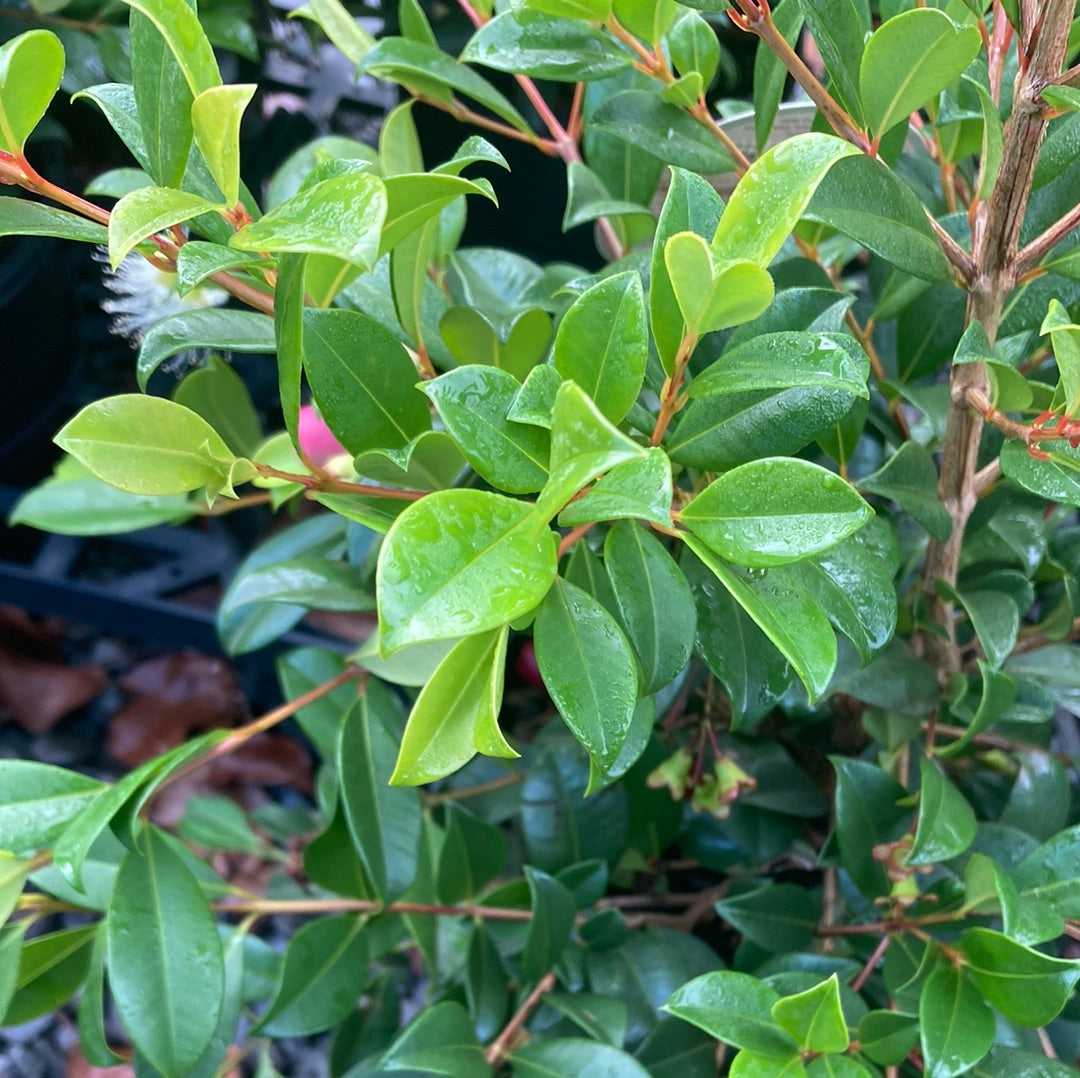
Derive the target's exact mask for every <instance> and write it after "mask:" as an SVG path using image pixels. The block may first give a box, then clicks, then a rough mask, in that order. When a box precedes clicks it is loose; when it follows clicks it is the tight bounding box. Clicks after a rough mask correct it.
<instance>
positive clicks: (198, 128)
mask: <svg viewBox="0 0 1080 1078" xmlns="http://www.w3.org/2000/svg"><path fill="white" fill-rule="evenodd" d="M255 89H256V88H255V86H253V85H239V86H211V87H209V88H208V89H206V90H203V92H202V93H201V94H199V96H198V97H196V98H195V100H194V101H193V102H192V104H191V125H192V129H193V130H194V133H195V144H196V145H197V146H198V147H199V149H200V151H202V155H203V157H204V158H205V159H206V165H207V167H208V168H209V169H210V175H211V176H213V177H214V183H216V184H217V185H218V187H220V188H221V193H222V194H223V195H224V196H225V201H226V203H227V204H228V205H230V206H235V205H236V203H237V201H238V200H239V198H240V120H241V118H242V117H243V115H244V109H246V108H247V107H248V104H249V103H250V101H251V99H252V98H253V97H254V96H255Z"/></svg>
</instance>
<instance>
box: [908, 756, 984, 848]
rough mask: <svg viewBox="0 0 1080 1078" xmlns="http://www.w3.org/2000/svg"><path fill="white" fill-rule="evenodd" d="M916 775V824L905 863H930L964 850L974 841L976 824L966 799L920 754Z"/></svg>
mask: <svg viewBox="0 0 1080 1078" xmlns="http://www.w3.org/2000/svg"><path fill="white" fill-rule="evenodd" d="M919 776H920V779H921V784H922V788H921V791H920V793H919V823H918V828H917V829H916V831H915V842H914V844H913V845H912V847H911V854H910V855H909V857H908V864H910V865H932V864H935V863H937V862H938V861H948V860H950V859H951V858H953V857H957V856H958V855H959V854H961V853H963V852H964V850H966V849H967V848H968V847H969V846H970V845H971V844H972V842H974V841H975V833H976V831H977V829H978V825H977V824H976V822H975V813H974V812H973V811H972V808H971V805H970V804H969V803H968V800H967V798H966V797H964V795H963V794H961V793H960V791H959V790H957V789H956V787H955V786H953V784H952V783H951V782H950V781H949V780H948V779H947V778H946V777H945V775H943V774H942V773H941V770H940V769H939V768H938V765H937V764H935V763H934V762H933V760H928V759H927V758H926V757H925V756H920V757H919Z"/></svg>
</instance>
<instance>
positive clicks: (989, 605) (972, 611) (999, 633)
mask: <svg viewBox="0 0 1080 1078" xmlns="http://www.w3.org/2000/svg"><path fill="white" fill-rule="evenodd" d="M937 586H938V589H939V591H940V592H941V593H942V594H943V595H945V596H946V597H947V598H948V599H949V600H950V601H952V602H956V603H960V604H962V605H963V607H964V611H965V612H966V613H967V616H968V619H969V620H970V622H971V627H972V628H973V629H974V630H975V635H976V636H977V637H978V638H979V643H980V644H982V648H983V651H984V652H985V653H986V660H987V662H988V663H989V665H990V667H991V668H992V669H994V670H997V669H1000V667H1001V665H1002V663H1004V662H1005V660H1006V659H1007V658H1008V657H1009V655H1010V654H1011V653H1012V649H1013V647H1014V646H1015V645H1016V637H1017V634H1018V633H1019V631H1020V611H1019V610H1018V609H1017V606H1016V603H1015V602H1014V601H1013V599H1012V598H1011V597H1010V596H1008V595H1005V594H1002V593H1001V592H997V591H969V592H963V593H961V592H958V591H957V590H956V589H955V588H950V587H949V586H948V585H947V584H945V583H944V581H942V582H940V583H939V584H938V585H937Z"/></svg>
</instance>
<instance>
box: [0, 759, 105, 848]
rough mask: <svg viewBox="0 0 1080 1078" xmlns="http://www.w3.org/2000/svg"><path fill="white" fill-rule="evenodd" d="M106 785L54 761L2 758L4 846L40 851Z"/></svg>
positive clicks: (0, 836)
mask: <svg viewBox="0 0 1080 1078" xmlns="http://www.w3.org/2000/svg"><path fill="white" fill-rule="evenodd" d="M104 788H105V787H104V786H103V785H102V784H101V783H100V782H97V781H95V780H94V779H90V778H87V777H86V776H84V775H79V774H77V773H76V772H74V771H66V770H65V769H63V768H60V767H53V766H52V765H51V764H39V763H35V762H33V761H31V760H0V848H3V849H5V850H10V851H12V852H13V853H29V852H35V853H36V852H37V851H38V850H40V849H43V848H45V847H47V846H50V845H51V844H52V843H53V842H54V841H55V839H56V837H57V835H59V834H60V833H61V831H63V829H64V828H65V827H66V826H67V823H68V821H69V820H71V819H72V818H73V817H75V816H77V815H78V814H79V813H80V812H81V811H82V810H83V809H84V808H86V806H87V805H88V804H90V802H91V801H93V800H94V798H95V797H97V796H98V794H99V793H100V792H101V791H102V790H103V789H104Z"/></svg>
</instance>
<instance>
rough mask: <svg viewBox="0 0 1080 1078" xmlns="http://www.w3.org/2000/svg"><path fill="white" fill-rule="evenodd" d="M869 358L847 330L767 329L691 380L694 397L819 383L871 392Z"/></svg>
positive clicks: (859, 394)
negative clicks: (768, 331) (796, 331)
mask: <svg viewBox="0 0 1080 1078" xmlns="http://www.w3.org/2000/svg"><path fill="white" fill-rule="evenodd" d="M869 375H870V360H869V358H868V357H867V355H866V353H865V352H864V351H863V350H862V348H861V347H860V346H859V344H858V342H857V341H856V340H855V338H854V337H850V336H848V335H847V334H846V333H812V332H802V333H795V332H787V333H764V334H761V335H760V336H757V337H753V338H752V339H751V340H748V341H746V342H744V343H742V344H738V345H735V346H734V347H733V348H729V349H728V350H727V351H725V352H724V354H723V355H722V356H721V357H720V358H719V359H718V360H717V361H716V362H715V363H712V364H710V365H709V366H708V367H706V368H705V369H704V370H703V371H702V372H701V373H700V374H699V375H697V376H696V377H695V378H694V380H693V381H692V382H691V383H690V388H689V393H690V396H691V397H692V398H697V397H711V396H715V395H716V394H721V393H725V394H726V393H745V392H747V391H749V390H758V389H788V388H793V387H796V386H820V387H825V388H830V389H837V390H843V391H845V392H847V393H850V394H851V395H852V396H854V397H867V396H868V395H869V393H868V390H867V388H866V380H867V378H868V377H869Z"/></svg>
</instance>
